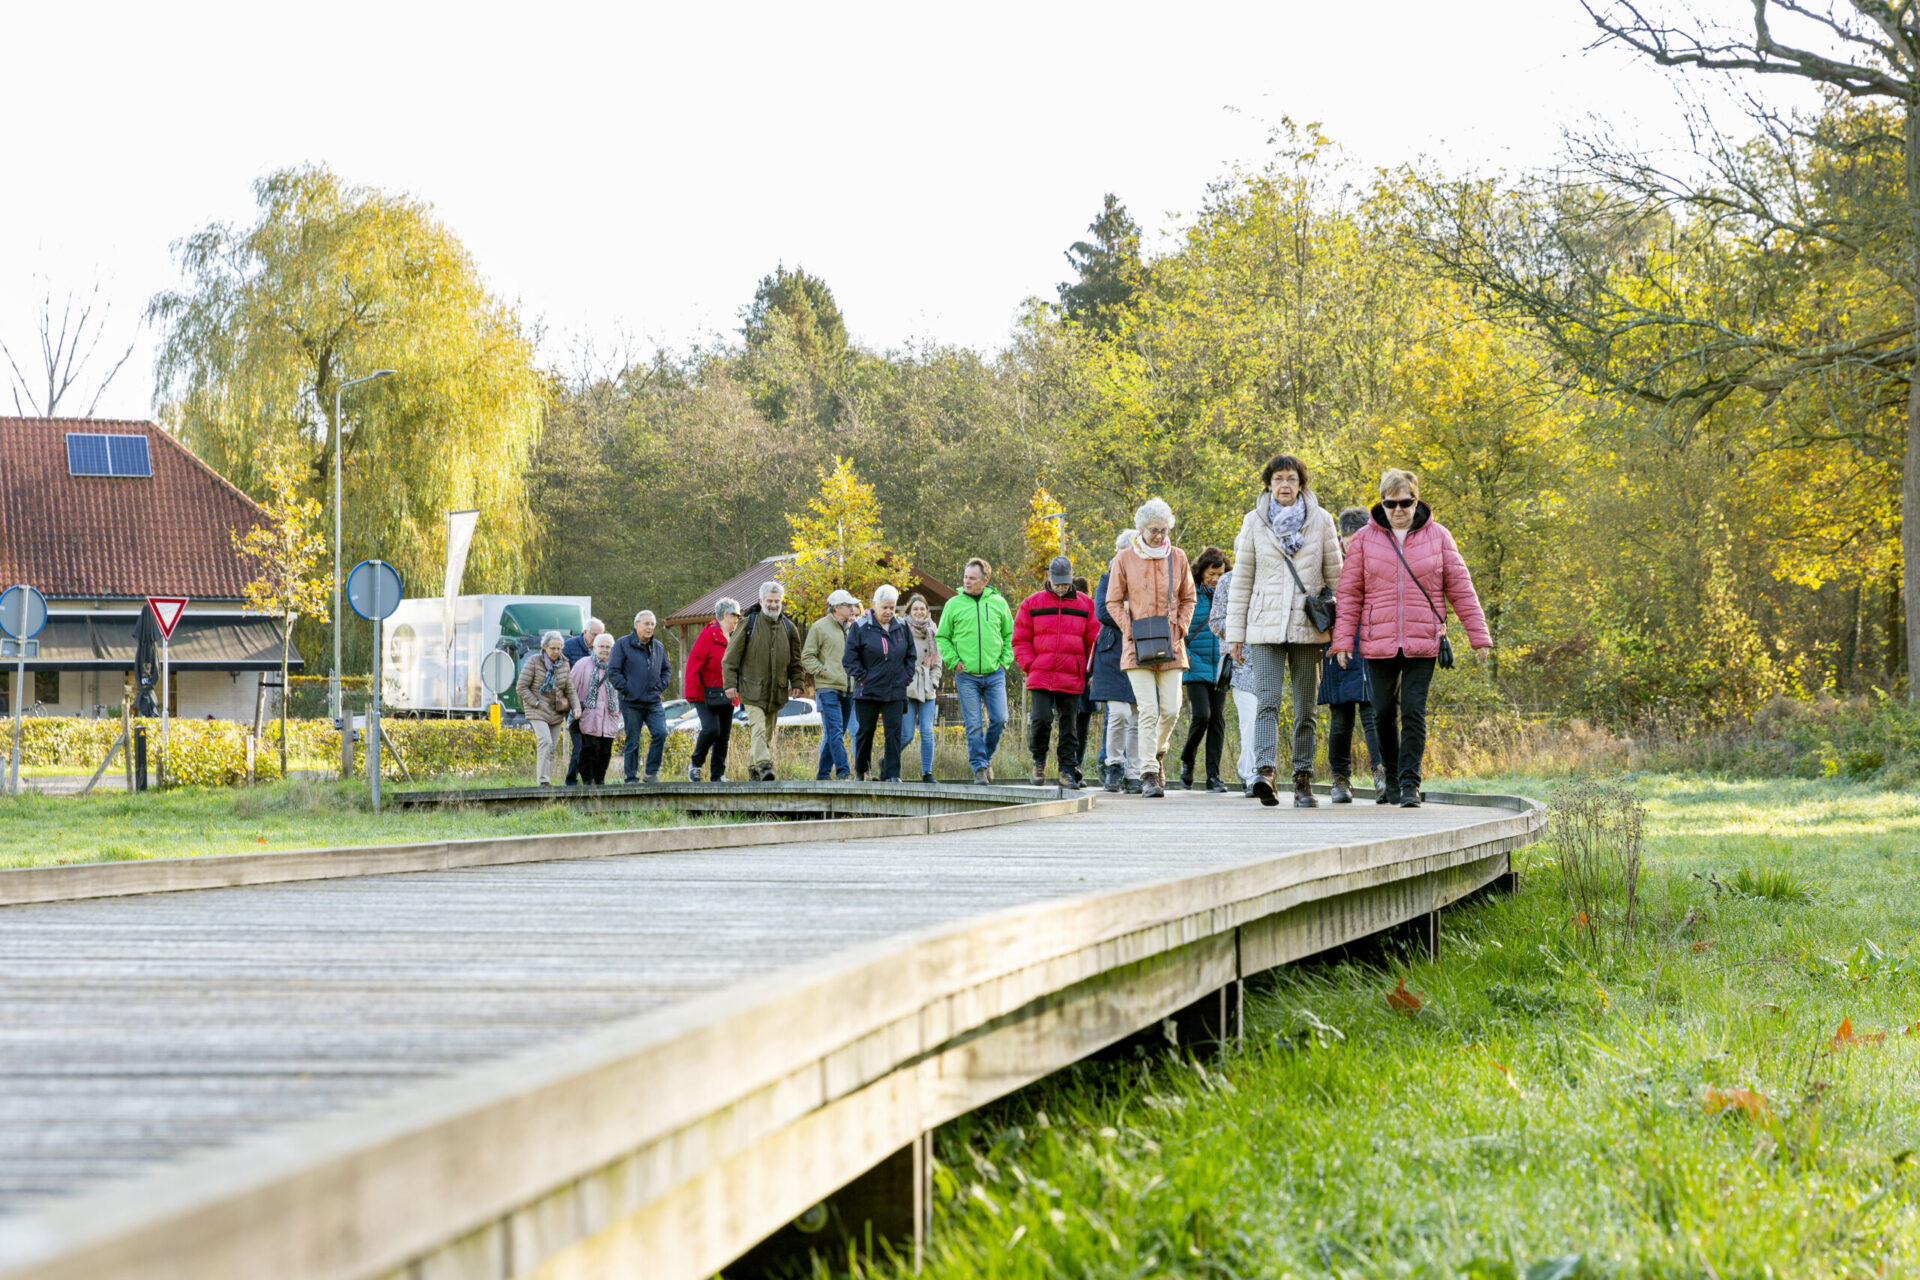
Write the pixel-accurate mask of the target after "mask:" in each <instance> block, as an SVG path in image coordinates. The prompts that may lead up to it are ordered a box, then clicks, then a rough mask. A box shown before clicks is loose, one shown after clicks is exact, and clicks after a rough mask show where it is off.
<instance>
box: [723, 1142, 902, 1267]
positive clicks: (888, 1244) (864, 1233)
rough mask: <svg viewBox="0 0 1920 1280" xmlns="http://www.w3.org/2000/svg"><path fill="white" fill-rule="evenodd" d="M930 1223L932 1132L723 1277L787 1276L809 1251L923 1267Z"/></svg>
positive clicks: (807, 1257)
mask: <svg viewBox="0 0 1920 1280" xmlns="http://www.w3.org/2000/svg"><path fill="white" fill-rule="evenodd" d="M932 1226H933V1134H932V1132H931V1131H929V1132H925V1133H922V1134H921V1135H920V1136H919V1137H917V1138H915V1139H914V1140H913V1141H912V1142H910V1143H908V1144H907V1145H906V1146H904V1147H902V1148H900V1149H899V1150H898V1151H896V1152H894V1153H893V1154H892V1155H890V1156H888V1157H887V1158H886V1159H884V1160H882V1161H881V1162H880V1163H879V1164H877V1165H875V1166H874V1167H873V1168H871V1169H869V1170H867V1171H866V1172H865V1173H863V1174H861V1175H860V1176H859V1177H857V1178H855V1179H854V1180H853V1181H852V1182H849V1183H848V1184H847V1185H846V1186H844V1187H842V1188H840V1190H838V1191H836V1192H834V1193H833V1194H832V1195H830V1196H828V1197H827V1198H826V1199H825V1200H822V1201H821V1202H820V1203H819V1204H816V1205H814V1206H813V1207H812V1208H811V1209H808V1210H807V1211H806V1212H805V1213H803V1214H801V1215H800V1216H799V1217H798V1218H795V1219H794V1220H793V1221H792V1222H791V1223H790V1224H788V1225H787V1226H785V1227H783V1228H781V1229H780V1230H779V1231H777V1232H775V1233H774V1234H773V1235H771V1236H768V1237H767V1238H766V1239H765V1240H763V1241H761V1242H760V1243H759V1244H757V1245H755V1246H754V1247H753V1248H752V1249H749V1250H748V1251H747V1252H746V1253H745V1254H743V1255H741V1257H740V1258H739V1260H738V1261H736V1262H734V1263H733V1264H732V1265H731V1266H729V1267H727V1268H725V1274H726V1276H727V1280H747V1278H749V1277H754V1276H776V1275H781V1276H784V1275H790V1274H793V1273H794V1268H795V1264H798V1265H799V1267H800V1268H801V1269H802V1270H804V1269H805V1268H806V1267H807V1266H808V1265H810V1255H815V1254H817V1255H819V1256H820V1257H821V1258H822V1259H828V1260H831V1259H834V1258H839V1259H842V1260H844V1259H845V1258H846V1256H847V1247H848V1245H849V1244H851V1245H853V1246H854V1247H855V1249H856V1251H857V1252H858V1253H859V1254H860V1256H861V1257H863V1258H868V1259H874V1260H888V1259H889V1258H891V1259H894V1260H899V1261H903V1262H904V1261H908V1260H911V1262H912V1266H913V1269H914V1270H915V1271H918V1270H920V1264H921V1258H922V1254H923V1252H924V1250H925V1249H926V1244H927V1233H928V1231H929V1230H930V1229H931V1228H932Z"/></svg>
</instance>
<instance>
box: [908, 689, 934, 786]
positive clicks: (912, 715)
mask: <svg viewBox="0 0 1920 1280" xmlns="http://www.w3.org/2000/svg"><path fill="white" fill-rule="evenodd" d="M939 715H940V704H939V703H937V702H935V701H934V700H933V699H932V698H928V699H927V700H926V701H925V702H915V701H914V700H913V699H911V698H909V699H907V714H906V715H904V716H902V717H900V749H901V750H902V751H905V750H906V749H907V748H908V747H910V746H912V745H913V735H914V730H915V726H918V729H919V733H920V772H921V773H923V774H927V773H932V772H933V722H934V721H935V720H936V719H937V718H938V717H939Z"/></svg>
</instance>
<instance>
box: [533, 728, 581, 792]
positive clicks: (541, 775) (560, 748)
mask: <svg viewBox="0 0 1920 1280" xmlns="http://www.w3.org/2000/svg"><path fill="white" fill-rule="evenodd" d="M527 723H528V724H530V725H532V726H533V742H534V758H533V781H534V785H535V786H539V785H540V784H542V783H547V782H552V781H553V765H554V758H555V757H556V756H560V755H562V753H563V752H564V753H571V752H572V750H573V742H572V740H571V739H570V738H568V737H567V730H566V727H565V726H564V725H554V724H548V723H547V722H546V721H544V720H529V721H527ZM560 763H561V764H565V763H566V761H565V759H562V760H561V761H560Z"/></svg>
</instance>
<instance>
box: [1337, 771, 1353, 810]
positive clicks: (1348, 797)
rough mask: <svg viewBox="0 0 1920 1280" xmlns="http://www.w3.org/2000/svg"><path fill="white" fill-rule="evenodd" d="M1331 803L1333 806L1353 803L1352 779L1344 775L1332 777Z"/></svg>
mask: <svg viewBox="0 0 1920 1280" xmlns="http://www.w3.org/2000/svg"><path fill="white" fill-rule="evenodd" d="M1333 802H1334V803H1335V804H1352V803H1353V779H1352V778H1349V777H1348V776H1347V775H1346V774H1344V773H1336V774H1334V775H1333Z"/></svg>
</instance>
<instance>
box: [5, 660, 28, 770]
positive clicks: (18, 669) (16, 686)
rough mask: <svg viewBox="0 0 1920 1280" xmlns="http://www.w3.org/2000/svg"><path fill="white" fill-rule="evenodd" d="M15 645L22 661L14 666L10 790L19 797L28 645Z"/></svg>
mask: <svg viewBox="0 0 1920 1280" xmlns="http://www.w3.org/2000/svg"><path fill="white" fill-rule="evenodd" d="M14 643H15V644H17V645H19V646H20V649H19V653H20V660H19V661H18V662H16V663H14V664H13V771H12V773H11V775H10V778H11V782H10V784H9V787H8V789H9V790H10V791H11V792H12V793H13V794H14V795H16V796H17V795H19V794H20V704H21V703H22V702H25V701H26V699H25V698H24V697H23V696H22V694H21V691H22V690H24V689H25V688H26V685H27V643H26V641H24V640H16V641H14Z"/></svg>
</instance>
